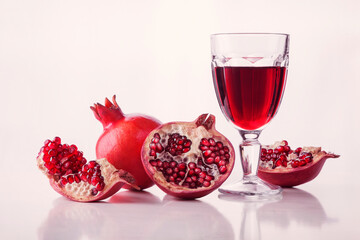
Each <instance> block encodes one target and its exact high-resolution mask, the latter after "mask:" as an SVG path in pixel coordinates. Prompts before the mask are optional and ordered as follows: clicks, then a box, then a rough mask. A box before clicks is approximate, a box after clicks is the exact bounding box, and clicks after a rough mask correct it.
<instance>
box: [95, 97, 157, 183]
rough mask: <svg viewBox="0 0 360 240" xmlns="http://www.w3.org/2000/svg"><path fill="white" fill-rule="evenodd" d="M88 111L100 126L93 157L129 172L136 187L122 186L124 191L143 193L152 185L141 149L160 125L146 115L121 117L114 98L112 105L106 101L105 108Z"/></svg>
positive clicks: (123, 115)
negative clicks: (143, 162)
mask: <svg viewBox="0 0 360 240" xmlns="http://www.w3.org/2000/svg"><path fill="white" fill-rule="evenodd" d="M90 108H91V110H92V111H93V113H94V116H95V118H96V119H97V120H99V121H100V122H101V123H102V124H103V127H104V132H103V133H102V134H101V136H100V137H99V139H98V141H97V143H96V158H106V159H107V160H108V161H109V162H110V163H111V164H113V165H114V166H115V167H116V168H117V169H123V170H125V171H127V172H129V173H131V175H132V176H133V177H134V178H135V184H134V185H136V186H138V187H137V188H133V187H132V186H131V185H125V186H124V188H127V189H132V190H143V189H146V188H149V187H151V186H153V185H154V183H153V181H152V180H151V179H150V178H149V177H148V175H147V174H146V172H145V170H144V169H143V165H142V161H141V147H142V143H143V141H144V140H145V138H146V136H147V135H148V133H149V132H150V131H151V130H153V129H154V128H156V127H158V126H160V125H161V122H160V121H159V120H157V119H156V118H154V117H152V116H148V115H143V114H124V113H123V112H122V110H121V108H120V107H119V105H118V104H117V102H116V96H115V95H114V96H113V98H112V102H111V101H110V100H109V99H107V98H106V99H105V105H102V104H100V103H96V104H94V106H91V107H90ZM119 123H121V124H119ZM122 136H131V138H128V137H122ZM119 153H121V154H119Z"/></svg>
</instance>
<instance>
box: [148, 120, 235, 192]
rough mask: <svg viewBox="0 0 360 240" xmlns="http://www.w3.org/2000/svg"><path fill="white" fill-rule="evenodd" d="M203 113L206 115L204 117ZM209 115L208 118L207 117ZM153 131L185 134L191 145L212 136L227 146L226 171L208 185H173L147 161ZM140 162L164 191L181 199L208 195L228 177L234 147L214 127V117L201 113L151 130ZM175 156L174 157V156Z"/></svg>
mask: <svg viewBox="0 0 360 240" xmlns="http://www.w3.org/2000/svg"><path fill="white" fill-rule="evenodd" d="M204 115H208V116H207V117H205V116H204ZM208 117H209V119H207V118H208ZM203 119H205V120H207V123H210V124H205V125H201V124H199V120H201V121H202V120H203ZM155 133H158V134H159V135H160V136H163V135H168V134H171V133H180V134H181V135H185V136H186V137H187V138H188V139H191V141H192V146H199V145H200V141H201V139H202V138H213V139H214V140H215V141H221V142H223V143H226V144H227V145H226V146H228V147H229V154H230V160H229V162H228V163H227V165H226V166H227V172H226V173H225V174H222V175H219V176H218V178H217V179H215V181H211V184H210V186H208V187H199V188H195V189H192V188H187V187H183V186H179V185H175V184H173V183H171V182H167V181H166V179H165V178H164V176H163V174H162V173H161V172H159V171H157V170H156V169H155V168H154V167H153V166H151V164H150V163H149V160H150V159H149V151H150V149H149V145H150V142H151V140H152V138H153V136H154V134H155ZM198 154H199V155H200V154H201V150H199V151H198ZM194 155H195V154H194V153H192V151H190V152H188V153H183V154H182V155H181V156H180V157H181V158H185V157H187V158H188V159H195V158H196V157H195V156H194ZM141 156H142V162H143V165H144V169H145V171H146V173H147V174H148V176H149V177H150V178H151V179H152V180H153V181H154V183H155V184H156V185H157V186H158V187H159V188H160V189H161V190H163V191H164V192H165V193H167V194H169V195H172V196H175V197H178V198H182V199H195V198H200V197H203V196H206V195H208V194H209V193H211V192H213V191H214V190H216V189H217V188H219V187H220V186H221V185H222V183H223V182H224V181H225V180H226V179H227V178H228V177H229V175H230V174H231V172H232V170H233V168H234V159H235V151H234V147H233V146H232V144H231V143H230V141H229V140H228V139H227V138H226V137H225V136H223V135H222V134H221V133H220V132H218V131H217V130H216V129H215V117H214V116H213V115H210V114H203V115H201V116H200V117H199V118H198V119H196V120H195V121H194V122H169V123H165V124H163V125H161V126H159V127H158V128H156V129H154V130H153V131H151V132H150V133H149V135H148V137H147V138H146V139H145V141H144V144H143V146H142V150H141ZM174 158H175V157H174Z"/></svg>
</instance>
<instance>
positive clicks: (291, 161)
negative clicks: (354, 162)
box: [258, 140, 339, 187]
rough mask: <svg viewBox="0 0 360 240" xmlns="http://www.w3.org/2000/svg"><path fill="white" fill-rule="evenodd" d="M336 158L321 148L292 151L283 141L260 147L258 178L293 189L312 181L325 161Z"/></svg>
mask: <svg viewBox="0 0 360 240" xmlns="http://www.w3.org/2000/svg"><path fill="white" fill-rule="evenodd" d="M338 157H339V155H336V154H333V153H327V152H325V151H322V150H321V147H302V148H301V147H299V148H296V149H295V150H292V149H291V147H290V146H289V145H288V142H287V141H285V140H284V141H281V142H276V143H275V144H273V145H271V146H262V149H261V156H260V164H259V170H258V176H259V177H260V178H261V179H263V180H264V181H267V182H269V183H272V184H275V185H279V186H282V187H293V186H297V185H300V184H303V183H306V182H309V181H311V180H313V179H314V178H315V177H316V176H317V175H318V174H319V173H320V171H321V169H322V167H323V165H324V163H325V161H326V159H328V158H338Z"/></svg>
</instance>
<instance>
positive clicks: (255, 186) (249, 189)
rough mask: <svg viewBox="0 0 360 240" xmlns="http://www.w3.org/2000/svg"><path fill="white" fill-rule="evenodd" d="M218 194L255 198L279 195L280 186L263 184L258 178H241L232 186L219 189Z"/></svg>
mask: <svg viewBox="0 0 360 240" xmlns="http://www.w3.org/2000/svg"><path fill="white" fill-rule="evenodd" d="M219 192H221V193H225V194H226V193H227V194H236V195H241V196H243V197H249V198H254V197H255V198H256V197H267V196H274V195H277V194H280V193H281V192H282V188H281V187H280V186H276V185H273V184H270V183H267V182H264V181H263V180H261V179H260V178H258V177H251V178H243V179H242V180H241V181H239V182H237V183H235V184H232V185H228V186H224V187H220V188H219Z"/></svg>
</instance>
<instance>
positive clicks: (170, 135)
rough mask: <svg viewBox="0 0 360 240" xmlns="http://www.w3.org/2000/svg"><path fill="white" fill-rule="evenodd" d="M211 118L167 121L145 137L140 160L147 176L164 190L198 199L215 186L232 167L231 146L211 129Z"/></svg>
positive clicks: (209, 116) (213, 118)
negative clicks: (190, 120)
mask: <svg viewBox="0 0 360 240" xmlns="http://www.w3.org/2000/svg"><path fill="white" fill-rule="evenodd" d="M214 125H215V117H214V116H213V115H210V114H203V115H201V116H200V117H198V118H197V119H196V120H195V121H194V122H170V123H166V124H163V125H161V126H160V127H158V128H156V129H155V130H153V131H152V132H151V133H150V134H149V135H148V137H147V138H146V139H145V142H144V145H143V148H142V160H143V164H144V167H145V170H146V172H147V173H148V175H149V176H150V178H151V179H152V180H153V181H154V182H155V183H156V184H157V185H158V186H159V187H160V188H161V189H162V190H163V191H165V192H166V193H168V194H170V195H173V196H176V197H180V198H188V199H191V198H198V197H202V196H205V195H206V194H209V193H210V192H212V191H214V190H215V189H216V188H218V187H219V186H220V185H221V184H222V183H223V182H224V181H225V180H226V178H227V177H228V176H229V174H230V173H231V171H232V169H233V166H234V158H235V153H234V149H233V147H232V145H231V143H230V142H229V140H228V139H227V138H225V137H224V136H223V135H222V134H221V133H219V132H218V131H216V129H215V126H214Z"/></svg>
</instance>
